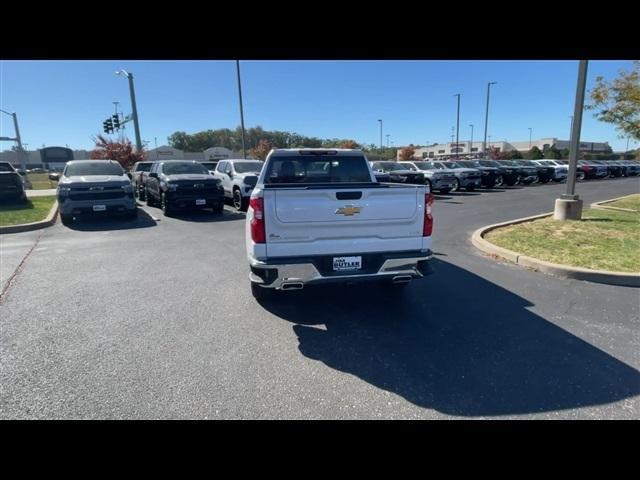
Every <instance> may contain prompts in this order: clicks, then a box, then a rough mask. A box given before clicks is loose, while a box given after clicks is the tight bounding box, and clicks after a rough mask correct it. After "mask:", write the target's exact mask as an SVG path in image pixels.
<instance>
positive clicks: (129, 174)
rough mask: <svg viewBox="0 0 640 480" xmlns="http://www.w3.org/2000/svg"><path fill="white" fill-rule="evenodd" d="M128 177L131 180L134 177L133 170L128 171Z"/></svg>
mask: <svg viewBox="0 0 640 480" xmlns="http://www.w3.org/2000/svg"><path fill="white" fill-rule="evenodd" d="M127 177H129V180H132V179H133V175H131V172H127Z"/></svg>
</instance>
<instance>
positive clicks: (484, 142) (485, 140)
mask: <svg viewBox="0 0 640 480" xmlns="http://www.w3.org/2000/svg"><path fill="white" fill-rule="evenodd" d="M496 83H498V82H489V83H487V109H486V112H485V116H484V141H483V142H482V156H483V158H485V159H486V158H487V127H488V124H489V94H490V92H491V85H495V84H496Z"/></svg>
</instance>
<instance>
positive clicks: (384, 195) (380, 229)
mask: <svg viewBox="0 0 640 480" xmlns="http://www.w3.org/2000/svg"><path fill="white" fill-rule="evenodd" d="M424 194H425V187H420V186H405V185H393V186H392V185H387V186H384V187H362V186H360V187H354V188H353V189H350V188H345V187H342V188H330V187H329V188H275V189H266V190H265V191H264V206H265V221H266V237H267V244H266V249H267V255H268V256H269V257H278V256H290V255H322V254H328V253H357V252H358V253H359V252H363V253H364V252H376V251H405V250H420V249H422V248H424V242H423V237H422V228H423V221H424Z"/></svg>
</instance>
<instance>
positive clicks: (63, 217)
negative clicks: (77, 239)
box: [60, 213, 73, 225]
mask: <svg viewBox="0 0 640 480" xmlns="http://www.w3.org/2000/svg"><path fill="white" fill-rule="evenodd" d="M60 221H61V222H62V224H63V225H70V224H71V222H73V215H69V214H68V213H61V214H60Z"/></svg>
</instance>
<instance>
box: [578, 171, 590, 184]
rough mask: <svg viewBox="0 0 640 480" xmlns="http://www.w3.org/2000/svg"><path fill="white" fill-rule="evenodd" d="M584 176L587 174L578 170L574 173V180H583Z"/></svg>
mask: <svg viewBox="0 0 640 480" xmlns="http://www.w3.org/2000/svg"><path fill="white" fill-rule="evenodd" d="M586 178H587V175H586V174H585V173H584V172H582V171H580V172H578V174H577V175H576V180H578V181H580V182H581V181H583V180H585V179H586Z"/></svg>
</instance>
